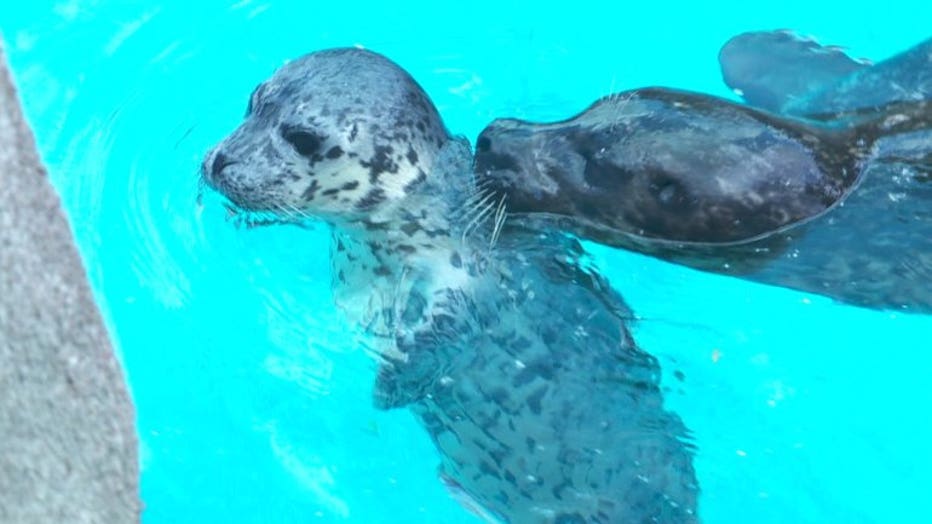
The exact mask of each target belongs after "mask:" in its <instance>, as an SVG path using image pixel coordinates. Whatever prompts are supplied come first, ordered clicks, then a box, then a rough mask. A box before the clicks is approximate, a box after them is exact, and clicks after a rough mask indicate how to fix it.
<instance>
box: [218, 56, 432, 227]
mask: <svg viewBox="0 0 932 524" xmlns="http://www.w3.org/2000/svg"><path fill="white" fill-rule="evenodd" d="M390 64H391V63H390V62H389V61H388V59H386V58H385V57H383V56H381V55H378V54H376V53H373V52H370V51H365V50H362V49H334V50H328V51H321V52H317V53H312V54H309V55H306V56H304V57H301V58H299V59H297V60H294V61H292V62H290V63H288V64H286V65H285V66H284V67H282V68H281V69H279V70H278V71H277V72H276V73H275V75H273V76H272V78H270V79H269V80H267V81H265V82H262V83H261V84H259V86H258V87H256V89H255V91H254V92H253V93H252V96H250V99H249V106H248V108H247V112H246V118H245V120H244V121H243V123H242V124H241V125H240V127H239V128H238V129H237V130H236V131H234V132H233V133H232V134H231V135H230V136H229V137H227V138H226V139H225V140H224V141H223V142H222V143H220V144H219V145H218V146H217V147H215V148H214V150H213V151H212V152H211V153H210V154H209V155H208V156H207V158H206V159H205V161H204V165H203V167H202V170H203V173H204V176H205V178H206V180H207V182H208V183H209V184H210V185H212V186H214V187H215V188H217V189H218V190H219V191H220V192H221V193H223V194H224V195H226V196H227V197H228V198H229V199H230V200H231V201H232V202H233V203H234V204H236V205H237V206H239V207H241V208H243V209H246V210H250V211H277V212H283V213H302V212H313V213H314V214H318V215H320V216H351V215H353V214H357V215H359V216H362V215H366V214H371V213H373V212H375V211H377V209H378V208H379V206H380V205H381V204H383V203H385V202H386V201H392V200H397V199H398V198H399V197H401V196H403V195H404V194H405V193H406V192H407V191H408V189H409V188H410V187H411V186H412V185H415V184H417V183H418V182H420V181H422V180H423V179H424V177H425V176H426V173H427V172H428V171H429V170H430V168H431V166H430V161H431V159H432V158H434V157H435V156H436V152H437V151H438V150H439V148H440V146H441V145H442V144H443V143H445V142H446V141H447V140H448V138H449V137H448V134H447V132H446V130H445V129H444V127H443V123H442V122H441V120H440V116H439V115H438V114H437V111H436V109H435V108H434V106H433V104H432V103H431V102H430V99H429V98H428V97H427V94H426V93H424V90H423V89H421V87H420V86H419V85H418V84H417V82H415V81H414V79H412V78H411V77H410V75H408V74H407V73H406V72H405V71H404V70H402V69H400V68H397V67H389V65H390ZM412 108H416V110H415V111H412V110H411V109H412Z"/></svg>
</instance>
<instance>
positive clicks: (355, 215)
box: [203, 50, 698, 524]
mask: <svg viewBox="0 0 932 524" xmlns="http://www.w3.org/2000/svg"><path fill="white" fill-rule="evenodd" d="M324 73H326V74H324ZM254 99H255V100H254V101H253V103H252V104H251V110H250V111H249V114H248V115H247V118H246V120H245V121H244V123H243V124H242V126H241V127H240V128H239V129H237V130H236V131H234V132H233V133H232V134H231V135H230V136H229V137H228V138H226V139H225V140H224V141H222V142H221V143H220V144H219V145H218V146H217V147H215V148H214V150H213V151H211V152H210V153H209V154H208V155H207V158H206V159H205V162H204V165H203V169H204V178H205V179H206V181H207V183H208V184H210V185H211V186H212V187H214V188H216V189H217V190H218V191H220V192H221V193H223V194H224V195H226V196H227V197H228V198H229V199H230V200H231V202H232V203H233V204H235V205H236V206H237V208H239V209H240V210H241V211H242V212H243V213H247V214H249V213H258V214H262V215H263V216H269V215H271V216H275V217H278V218H279V219H281V220H282V221H288V220H295V219H303V218H305V217H308V216H312V217H320V218H321V219H322V220H324V221H326V222H327V223H328V224H330V225H331V227H332V231H333V239H334V240H333V246H332V263H333V279H334V282H333V284H334V293H335V297H336V298H337V303H338V305H340V306H341V307H343V308H344V309H345V310H346V311H347V313H348V314H349V316H350V318H351V319H353V320H354V321H355V322H357V323H358V324H359V325H360V326H361V327H363V328H364V329H365V330H366V331H367V332H368V333H369V334H370V335H371V345H372V346H373V349H374V350H375V353H376V354H377V355H378V359H379V371H378V376H377V381H376V385H375V401H376V403H377V405H378V406H380V407H382V408H386V409H387V408H398V407H407V408H409V409H411V410H412V411H413V412H414V413H415V414H416V415H417V417H418V418H419V419H420V421H421V423H422V424H423V426H424V427H425V428H426V429H427V431H428V433H429V434H430V436H431V438H432V439H433V441H434V443H435V444H436V446H437V449H438V451H439V453H440V456H441V468H440V475H441V478H442V479H443V480H444V482H445V483H446V484H447V486H448V487H450V489H451V490H452V491H454V493H455V494H457V495H458V496H459V497H460V498H461V499H466V500H467V501H468V503H469V504H468V505H469V506H470V507H474V508H479V509H480V513H481V514H482V515H484V516H485V518H487V519H491V520H493V521H501V522H510V523H528V524H531V523H535V524H536V523H554V524H556V523H562V524H568V523H602V524H607V523H615V522H665V523H689V522H695V521H697V515H696V511H697V507H696V504H697V501H696V498H697V495H698V487H697V484H696V479H695V472H694V470H693V466H692V450H691V447H690V446H689V444H688V434H687V430H686V428H685V426H684V425H683V423H682V422H681V421H680V419H679V418H678V417H677V416H676V415H675V414H673V413H671V412H669V411H667V410H666V409H664V407H663V397H662V394H661V390H660V387H659V376H660V373H659V371H660V370H659V365H658V363H657V361H656V359H654V358H653V357H652V356H650V355H649V354H647V353H645V352H644V351H642V350H641V349H640V348H638V347H637V345H636V344H635V342H634V341H633V339H632V338H631V335H630V333H629V331H628V325H627V323H628V320H629V318H630V312H629V310H628V309H627V307H626V306H625V304H624V302H623V301H622V299H621V297H620V296H618V295H617V293H615V292H614V291H613V290H612V289H611V287H610V286H609V285H608V284H607V283H606V281H605V280H604V278H602V277H601V276H600V275H599V274H598V272H597V271H595V270H594V269H593V268H591V267H589V265H588V264H586V262H585V257H584V253H583V252H582V250H581V248H580V246H579V244H578V242H576V241H575V240H574V239H572V238H571V237H569V236H566V235H564V234H562V233H558V232H554V231H552V230H549V229H539V230H538V229H533V228H526V227H522V226H521V225H519V224H515V225H509V224H506V223H504V222H503V220H502V219H503V216H504V215H503V212H502V208H501V207H500V206H499V205H498V201H497V200H495V199H494V198H493V195H492V194H491V193H489V192H485V191H483V190H481V189H480V188H478V186H477V185H476V183H475V178H474V176H473V173H472V163H471V162H472V157H471V153H470V151H469V148H468V146H467V145H466V144H465V143H464V142H463V141H461V140H458V139H453V138H451V137H450V136H449V135H448V133H447V131H446V130H445V127H444V126H443V123H442V122H441V120H440V118H439V116H438V115H437V112H436V110H435V109H434V107H433V105H432V104H431V103H430V101H429V99H428V98H427V96H426V94H424V92H423V91H422V90H421V88H420V87H419V86H418V85H417V84H416V83H415V82H414V80H413V79H411V78H410V76H408V75H407V74H406V73H404V71H402V70H401V69H400V68H399V67H398V66H396V65H395V64H393V63H392V62H390V61H389V60H387V59H386V58H384V57H381V56H379V55H376V54H374V53H370V52H368V51H363V50H339V51H324V52H321V53H314V54H311V55H309V56H307V57H305V58H303V59H300V60H298V61H295V62H293V63H291V64H288V65H287V66H285V67H284V68H283V69H281V70H280V71H279V72H277V73H276V74H275V75H273V76H272V78H271V79H269V80H268V81H267V82H264V83H263V84H262V86H260V89H259V91H258V92H257V94H256V95H254ZM369 104H371V106H370V105H369ZM347 106H348V107H347ZM370 110H371V111H378V114H375V113H371V112H370ZM325 111H326V113H325ZM344 113H345V114H346V116H345V117H343V116H342V115H344ZM293 122H299V124H295V123H293ZM295 126H297V127H295ZM296 129H297V130H296ZM283 130H284V131H283ZM289 132H291V133H297V132H299V133H302V134H304V135H308V136H315V137H317V139H316V140H313V141H312V140H304V139H296V138H295V137H291V138H289V137H288V133H289ZM308 144H317V147H309V145H308ZM337 147H338V148H339V149H340V150H341V154H340V155H336V154H334V155H328V154H327V152H328V151H331V150H332V149H333V148H337ZM314 151H316V152H314ZM408 152H413V153H414V154H412V155H410V157H409V155H408V154H407V153H408ZM219 159H222V160H219ZM350 186H351V189H343V188H346V187H350ZM332 189H334V190H336V191H335V192H333V193H328V191H330V190H332ZM373 195H377V198H374V197H373Z"/></svg>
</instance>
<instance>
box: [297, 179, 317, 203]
mask: <svg viewBox="0 0 932 524" xmlns="http://www.w3.org/2000/svg"><path fill="white" fill-rule="evenodd" d="M318 189H320V184H318V183H317V180H316V179H315V180H312V181H311V185H309V186H307V189H305V190H304V192H303V193H301V198H303V199H304V200H306V201H308V202H310V201H311V200H314V194H315V193H317V190H318Z"/></svg>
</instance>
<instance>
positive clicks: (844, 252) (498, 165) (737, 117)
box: [475, 40, 932, 311]
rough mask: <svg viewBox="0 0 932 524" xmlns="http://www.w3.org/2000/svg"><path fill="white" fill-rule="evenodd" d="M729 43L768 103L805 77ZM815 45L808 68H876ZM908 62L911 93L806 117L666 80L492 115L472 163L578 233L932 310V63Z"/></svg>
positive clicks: (849, 87) (708, 266)
mask: <svg viewBox="0 0 932 524" xmlns="http://www.w3.org/2000/svg"><path fill="white" fill-rule="evenodd" d="M751 43H753V44H755V45H756V44H758V43H759V41H758V40H752V41H751ZM748 45H749V46H750V44H748ZM802 49H803V50H807V49H808V47H805V46H803V47H802ZM745 54H747V53H745ZM772 54H773V55H774V56H776V57H782V56H785V55H787V54H792V52H791V51H786V52H783V53H779V52H773V53H772ZM736 55H741V53H737V52H736V51H735V50H734V49H732V50H730V51H728V52H727V53H726V52H724V51H723V56H726V57H730V58H729V60H730V61H731V63H732V66H731V67H732V69H734V70H738V71H740V72H741V73H740V74H739V73H736V72H734V71H733V72H732V75H731V77H732V78H734V77H740V78H742V79H743V80H744V81H745V82H744V83H743V84H741V86H743V89H742V90H743V91H744V92H746V93H751V94H752V95H751V96H754V97H756V99H757V100H761V101H763V102H762V103H766V104H769V105H768V107H782V105H783V104H785V103H789V102H788V101H789V100H795V99H794V98H793V96H792V95H790V94H787V92H789V91H791V90H794V89H795V90H799V89H802V88H801V87H800V86H798V85H796V84H792V83H789V84H779V83H777V82H776V81H774V80H771V79H766V78H765V79H762V78H761V77H760V76H759V75H757V76H755V74H752V73H746V72H744V70H743V69H741V67H738V65H737V64H740V65H741V66H742V67H745V66H746V64H757V63H758V62H755V61H754V60H746V61H741V60H738V58H736ZM741 56H743V55H741ZM825 56H826V57H827V58H825V61H826V62H827V63H828V65H827V67H828V68H829V69H831V70H830V71H827V72H825V74H824V75H823V76H822V77H818V75H813V77H814V78H822V79H823V81H824V79H825V78H835V75H836V71H835V70H838V71H841V72H840V73H838V74H843V73H844V72H846V71H847V72H848V73H850V74H852V75H861V76H863V77H867V78H871V79H872V81H874V80H875V79H876V78H877V75H876V74H873V73H872V74H871V75H866V73H865V72H864V71H862V70H861V67H864V66H862V65H861V64H858V63H856V62H854V61H850V60H849V61H842V60H840V59H839V57H838V56H835V55H834V54H826V55H825ZM923 56H925V55H923ZM811 62H812V61H810V62H805V63H806V64H808V63H811ZM838 62H841V63H840V64H839V63H838ZM908 62H909V63H912V61H908ZM786 63H787V64H788V65H787V66H786V67H787V68H789V64H792V65H793V66H795V67H804V66H800V64H799V63H797V62H793V61H790V60H787V61H786ZM846 67H847V68H848V69H846ZM874 67H877V68H880V70H881V71H886V74H893V73H892V70H894V69H895V68H893V67H891V66H889V65H885V64H883V63H881V64H878V65H877V66H874ZM832 68H834V69H832ZM852 71H853V72H852ZM742 75H743V76H742ZM904 75H905V73H904ZM910 75H912V76H909V78H910V79H912V80H911V81H912V83H913V84H914V85H916V86H917V90H915V91H910V92H909V93H910V94H909V96H901V97H899V98H894V99H893V100H886V101H884V102H885V103H884V104H883V105H879V106H868V107H858V106H850V107H847V108H846V111H844V112H832V113H828V114H822V112H820V111H816V110H810V111H807V114H808V115H809V118H805V119H803V118H799V117H794V116H790V115H778V114H774V113H771V112H768V111H763V110H760V109H756V108H753V107H749V106H745V105H741V104H735V103H733V102H729V101H726V100H723V99H719V98H715V97H711V96H707V95H701V94H696V93H688V92H683V91H677V90H672V89H662V88H651V89H640V90H635V91H631V92H628V93H622V94H619V95H613V96H611V97H608V98H605V99H603V100H600V101H598V102H596V103H595V104H594V105H593V106H591V107H590V108H589V109H587V110H586V111H584V112H583V113H581V114H580V115H577V116H576V117H574V118H571V119H569V120H566V121H562V122H556V123H551V124H535V123H531V122H524V121H519V120H513V119H499V120H496V121H494V122H492V123H491V124H490V125H489V126H488V127H486V129H485V130H484V131H483V132H482V133H481V134H480V136H479V139H478V141H477V147H476V166H475V169H476V173H477V176H478V177H479V180H480V183H481V184H486V185H488V186H489V187H491V188H493V189H494V190H496V191H498V192H499V193H500V194H503V195H505V196H506V199H507V200H506V201H507V204H508V207H509V210H510V211H512V212H516V213H523V214H525V217H526V218H527V219H529V220H541V219H545V218H546V217H549V218H547V219H548V220H550V222H551V223H554V222H555V223H558V224H559V226H560V227H563V228H565V229H568V230H570V231H573V232H574V233H576V234H578V235H580V236H582V237H584V238H589V239H593V240H596V241H600V242H604V243H608V244H612V245H617V246H621V247H624V248H628V249H632V250H635V251H639V252H643V253H647V254H651V255H654V256H658V257H660V258H663V259H666V260H669V261H673V262H677V263H682V264H685V265H689V266H691V267H695V268H699V269H704V270H709V271H714V272H718V273H724V274H733V275H740V276H743V277H745V278H749V279H752V280H757V281H760V282H764V283H770V284H777V285H782V286H786V287H791V288H795V289H800V290H804V291H812V292H816V293H820V294H825V295H828V296H831V297H834V298H837V299H840V300H842V301H845V302H850V303H854V304H859V305H865V306H870V307H878V308H892V307H896V308H905V309H908V310H912V311H932V286H930V284H929V282H932V259H930V258H929V257H930V253H932V216H930V209H929V206H930V205H932V204H930V202H932V189H930V184H929V182H928V181H929V176H930V171H932V170H930V163H929V162H930V157H929V155H930V151H932V147H930V146H929V143H930V142H929V140H928V139H929V138H932V131H930V129H932V102H930V100H929V99H930V98H932V96H929V93H928V92H927V91H925V90H924V89H925V87H924V86H926V85H927V83H928V82H927V81H926V80H925V79H926V78H928V76H923V74H920V73H910ZM726 78H729V75H726ZM777 78H780V77H777ZM856 78H860V77H856ZM732 81H734V80H732ZM752 81H757V82H758V83H757V84H754V83H752ZM835 82H838V84H837V85H838V86H843V87H844V89H845V90H846V92H855V91H857V89H856V88H855V86H854V85H853V84H851V83H850V82H852V80H849V81H847V82H846V81H844V80H837V78H836V79H835ZM735 85H738V84H735ZM839 89H841V87H839ZM819 96H820V97H829V96H828V95H826V94H824V93H821V91H820V94H819ZM829 98H830V97H829Z"/></svg>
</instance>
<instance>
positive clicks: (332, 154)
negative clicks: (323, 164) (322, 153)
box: [327, 146, 343, 160]
mask: <svg viewBox="0 0 932 524" xmlns="http://www.w3.org/2000/svg"><path fill="white" fill-rule="evenodd" d="M341 156H343V149H342V148H340V146H333V147H331V148H330V149H329V150H328V151H327V158H329V159H330V160H336V159H337V158H340V157H341Z"/></svg>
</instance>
